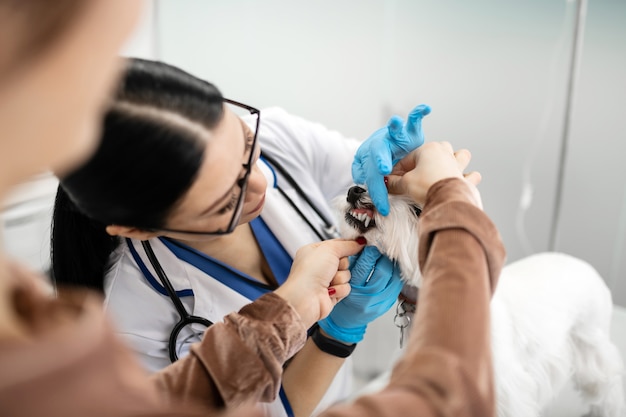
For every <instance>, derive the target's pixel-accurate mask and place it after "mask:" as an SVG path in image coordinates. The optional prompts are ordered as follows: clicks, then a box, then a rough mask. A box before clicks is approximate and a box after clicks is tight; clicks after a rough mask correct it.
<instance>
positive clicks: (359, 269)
mask: <svg viewBox="0 0 626 417" xmlns="http://www.w3.org/2000/svg"><path fill="white" fill-rule="evenodd" d="M381 256H382V255H381V253H380V252H379V251H378V249H376V247H375V246H366V247H365V248H363V251H362V252H361V254H360V255H359V257H358V259H357V260H356V261H355V262H354V264H353V265H352V269H351V270H350V273H351V275H352V277H351V280H350V283H351V284H352V285H353V286H357V287H361V286H363V285H364V284H365V281H366V280H367V278H368V277H369V275H370V273H371V272H372V269H374V267H375V266H376V261H378V258H380V257H381Z"/></svg>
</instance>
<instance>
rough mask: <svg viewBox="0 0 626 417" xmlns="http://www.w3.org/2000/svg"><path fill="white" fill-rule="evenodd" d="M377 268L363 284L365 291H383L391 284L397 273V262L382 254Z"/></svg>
mask: <svg viewBox="0 0 626 417" xmlns="http://www.w3.org/2000/svg"><path fill="white" fill-rule="evenodd" d="M374 268H375V270H374V272H373V273H372V274H371V277H370V279H369V280H366V282H365V284H364V285H363V286H364V287H365V288H364V292H366V293H368V294H377V293H380V292H383V291H384V290H385V288H387V287H388V286H389V283H390V281H391V280H392V279H393V277H394V275H397V272H396V270H397V267H396V264H395V262H393V261H392V260H391V259H389V258H388V257H387V256H385V255H382V256H381V257H380V258H379V259H378V261H377V262H376V266H375V267H374Z"/></svg>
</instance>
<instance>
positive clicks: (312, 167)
mask: <svg viewBox="0 0 626 417" xmlns="http://www.w3.org/2000/svg"><path fill="white" fill-rule="evenodd" d="M258 140H259V143H260V145H261V149H262V150H263V152H265V153H267V154H268V155H270V156H271V157H273V158H274V159H275V160H276V161H277V162H278V163H279V164H280V165H281V166H283V167H284V168H285V169H286V170H287V172H289V174H290V175H291V176H292V177H293V179H295V180H296V182H297V183H298V184H299V185H300V187H301V188H302V190H303V191H304V192H306V193H307V194H308V197H309V198H310V199H311V200H312V201H313V202H314V203H315V204H316V206H317V208H318V210H321V211H322V212H324V213H325V215H326V217H327V218H329V219H333V218H335V217H336V215H335V214H334V212H333V210H332V208H331V205H330V204H329V202H331V200H332V199H333V198H335V197H337V196H344V195H345V193H346V190H347V188H348V187H349V186H350V185H351V184H352V178H351V164H352V160H353V156H354V153H355V152H356V149H357V147H358V145H359V142H358V141H357V140H354V139H347V138H344V137H343V136H341V135H340V134H339V133H337V132H334V131H329V130H328V129H326V128H325V127H323V126H322V125H320V124H316V123H312V122H309V121H306V120H304V119H301V118H299V117H295V116H292V115H289V114H287V113H286V112H285V111H284V110H282V109H278V108H271V109H267V110H263V111H261V125H260V130H259V139H258ZM258 165H259V167H260V168H261V169H262V171H263V173H264V174H265V175H266V177H267V179H268V189H267V193H266V197H265V207H264V209H263V211H262V213H261V218H262V220H263V221H264V222H265V223H266V225H267V226H268V228H269V229H270V230H271V231H272V233H273V234H274V236H275V237H276V239H277V240H278V241H279V242H280V243H281V244H282V246H283V247H284V249H285V250H286V252H287V253H288V254H289V255H290V256H291V258H293V257H294V255H295V253H296V251H297V250H298V248H300V247H301V246H303V245H306V244H308V243H312V242H316V241H318V240H319V239H318V238H317V237H316V235H315V234H314V232H313V231H312V230H311V228H310V227H309V226H308V225H307V224H306V223H305V221H304V220H303V219H302V217H301V216H300V215H299V214H297V212H296V211H295V210H294V209H293V208H292V207H291V205H289V204H288V202H287V201H286V199H285V198H284V197H283V196H282V195H281V194H280V193H279V191H278V189H277V188H275V187H276V185H278V186H279V187H280V188H281V189H282V190H283V191H284V192H285V193H286V194H287V195H288V196H289V197H290V198H291V199H292V200H293V201H294V202H295V203H296V205H297V206H298V208H299V209H300V210H301V211H303V212H304V213H305V215H306V216H307V217H308V218H309V220H310V221H311V222H312V223H313V224H314V225H315V226H316V227H318V228H320V229H321V227H322V225H323V223H322V221H321V220H320V219H319V216H317V215H316V214H315V213H314V211H313V210H312V209H311V208H310V207H309V205H308V204H307V203H306V202H305V201H304V200H303V199H302V198H301V197H300V195H298V193H297V192H296V191H295V190H294V189H293V187H292V186H291V185H290V184H289V183H288V182H287V181H285V180H284V179H283V178H282V177H281V175H280V173H279V172H277V171H276V170H274V169H272V168H271V167H270V166H269V165H268V164H267V163H266V162H264V161H263V160H259V162H258ZM151 245H152V248H153V250H154V252H155V254H156V256H157V258H158V260H159V262H160V263H161V265H162V267H163V269H164V270H165V272H166V273H167V275H168V277H169V279H170V280H171V282H172V285H173V287H174V288H175V289H176V290H177V291H183V293H182V295H185V293H189V290H192V291H193V296H182V297H181V300H182V302H183V304H184V305H185V307H186V309H187V311H189V312H190V314H192V315H196V316H201V317H205V318H207V319H209V320H210V321H211V322H219V321H221V320H222V318H223V317H224V316H225V315H227V314H229V313H231V312H233V311H237V310H239V309H240V308H241V307H243V306H244V305H245V304H248V303H250V301H252V300H254V299H255V298H256V297H258V296H259V295H260V294H256V293H255V292H254V291H247V290H245V289H244V290H242V289H241V288H240V287H241V286H237V285H233V282H234V281H237V279H235V280H232V279H231V280H230V281H229V279H224V278H222V277H220V276H218V277H217V278H216V277H215V276H211V275H209V274H207V273H206V272H203V271H201V270H200V269H198V268H197V267H196V266H194V265H193V264H190V263H188V262H186V261H181V260H180V259H178V258H177V257H176V255H174V253H173V252H172V251H171V250H170V249H169V248H168V247H167V246H166V245H165V244H164V242H163V241H161V240H159V239H152V240H151ZM137 257H138V258H137ZM141 267H145V268H146V269H147V271H149V273H147V276H148V277H149V275H152V277H156V276H157V275H156V273H155V272H154V270H153V268H152V266H151V265H150V262H149V261H148V259H147V257H146V255H145V253H144V251H143V249H142V247H141V242H139V241H134V240H130V239H127V240H126V241H125V242H123V243H122V244H121V245H120V246H119V247H118V248H117V249H116V250H115V251H114V253H113V254H112V255H111V258H110V262H109V267H108V269H107V273H106V276H105V294H106V301H105V306H106V308H107V310H108V312H109V313H110V314H111V315H112V316H113V318H114V320H115V324H116V326H117V329H118V331H119V333H120V334H121V335H123V337H124V338H126V340H127V341H128V342H129V344H130V346H131V347H132V348H133V349H134V350H135V351H136V352H137V354H138V355H139V357H140V358H141V359H142V360H143V363H144V364H145V366H146V367H147V368H148V369H150V370H153V371H154V370H157V369H160V368H162V367H164V366H166V365H168V364H169V363H170V360H169V356H168V350H167V341H168V338H169V335H170V332H171V330H172V327H173V326H174V324H175V323H176V322H177V321H178V319H179V317H178V314H177V312H176V310H175V308H174V306H173V304H172V302H171V300H170V299H169V298H168V297H167V296H166V295H164V294H163V293H161V292H159V291H157V289H156V288H158V287H160V284H159V283H158V279H157V280H156V281H153V282H152V283H151V282H150V279H148V278H146V274H144V272H142V270H141ZM214 275H218V274H214ZM220 279H221V280H222V281H223V282H221V281H220ZM237 282H239V281H237ZM237 282H236V283H237ZM236 283H235V284H236ZM233 287H235V288H238V289H233ZM161 288H162V287H161ZM195 330H197V332H198V334H196V335H193V334H192V333H193V332H191V331H187V332H185V331H183V334H181V337H179V339H178V340H179V341H180V340H183V339H184V338H185V337H186V336H187V337H189V340H187V343H186V344H185V345H183V346H179V351H180V353H179V356H181V355H184V354H186V353H187V352H188V349H189V344H190V343H192V342H197V341H198V340H199V335H200V334H202V332H203V328H202V326H197V328H195ZM351 382H352V364H351V360H350V358H348V360H347V361H346V363H345V364H344V366H343V367H342V369H341V370H340V371H339V373H338V374H337V376H336V378H335V380H334V382H333V384H332V385H331V387H330V388H329V390H328V392H327V393H326V396H325V397H324V399H323V400H322V402H321V403H320V405H319V406H318V409H317V410H319V411H321V410H322V409H324V408H326V407H328V406H329V405H330V404H332V403H334V402H336V401H339V400H342V399H344V398H346V397H347V396H348V395H349V394H350V391H351ZM263 407H264V408H265V411H266V415H271V416H286V415H289V406H288V405H284V404H283V402H282V399H281V398H277V400H276V401H275V402H274V403H271V404H264V405H263Z"/></svg>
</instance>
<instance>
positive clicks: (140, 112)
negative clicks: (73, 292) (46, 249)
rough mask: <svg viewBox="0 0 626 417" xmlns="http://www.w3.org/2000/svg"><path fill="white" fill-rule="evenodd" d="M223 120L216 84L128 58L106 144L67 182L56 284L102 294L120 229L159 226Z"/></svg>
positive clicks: (56, 239)
mask: <svg viewBox="0 0 626 417" xmlns="http://www.w3.org/2000/svg"><path fill="white" fill-rule="evenodd" d="M222 116H223V97H222V95H221V93H220V92H219V90H218V89H217V88H216V87H215V86H213V85H212V84H210V83H208V82H205V81H203V80H200V79H198V78H196V77H194V76H192V75H190V74H188V73H186V72H184V71H182V70H180V69H178V68H175V67H173V66H170V65H167V64H165V63H162V62H156V61H147V60H142V59H130V60H129V61H128V66H127V68H126V70H125V73H124V74H123V78H122V81H121V85H120V86H119V88H118V90H117V92H116V94H115V97H114V99H113V100H112V102H111V103H110V106H109V109H108V111H107V113H106V115H105V119H104V124H103V128H102V133H101V139H100V144H99V147H98V149H97V150H96V152H95V153H94V154H93V156H92V157H91V159H89V160H88V161H87V162H86V163H85V164H84V165H82V166H81V167H80V168H78V169H77V170H75V171H73V172H72V173H71V174H69V175H67V176H65V177H64V178H61V181H60V185H59V188H58V191H57V198H56V202H55V207H54V214H53V225H52V236H51V250H52V272H53V279H54V281H55V282H56V284H57V285H80V286H87V287H91V288H95V289H98V290H101V291H102V290H103V276H104V273H105V267H106V261H107V259H108V258H109V255H110V254H111V252H112V251H113V250H114V249H115V247H116V246H117V244H118V243H119V242H118V239H117V238H114V237H111V236H109V235H108V234H107V233H106V230H105V227H106V225H110V224H116V225H124V226H131V227H137V228H140V229H154V228H160V227H162V226H164V224H165V222H166V219H167V217H168V215H169V214H170V213H171V211H172V210H173V209H174V208H175V207H176V205H177V203H178V202H179V201H180V200H181V199H182V197H183V196H184V194H185V193H186V192H187V190H189V188H190V187H191V185H192V183H193V182H194V180H195V179H196V177H197V174H198V171H199V169H200V166H201V164H202V161H203V160H204V152H205V148H206V141H207V138H208V135H209V133H210V130H211V129H213V128H214V127H215V126H216V125H217V124H218V123H219V121H220V120H221V118H222Z"/></svg>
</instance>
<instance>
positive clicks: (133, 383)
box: [0, 270, 306, 417]
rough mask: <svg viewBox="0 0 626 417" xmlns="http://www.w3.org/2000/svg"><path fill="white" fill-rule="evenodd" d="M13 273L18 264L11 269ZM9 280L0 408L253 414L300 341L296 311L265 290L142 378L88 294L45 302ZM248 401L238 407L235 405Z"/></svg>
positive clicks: (24, 280) (94, 414)
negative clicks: (16, 331) (10, 320)
mask: <svg viewBox="0 0 626 417" xmlns="http://www.w3.org/2000/svg"><path fill="white" fill-rule="evenodd" d="M16 271H17V270H16ZM19 275H22V276H21V277H20V278H21V279H18V280H16V281H17V282H18V283H17V284H16V285H15V286H14V288H15V289H14V291H13V294H11V295H10V297H11V300H12V304H13V306H14V312H15V317H16V319H17V320H18V321H19V322H20V325H21V327H22V329H24V332H23V333H24V334H23V335H12V336H8V335H6V334H3V333H2V332H1V331H0V370H1V372H0V415H2V416H5V415H6V416H16V417H17V416H24V417H27V416H28V417H32V416H39V415H41V416H43V415H45V416H47V417H56V416H59V417H79V416H80V417H83V416H90V417H99V416H103V417H104V416H107V417H113V416H173V415H176V416H192V415H193V416H199V415H202V416H210V415H216V414H217V411H218V410H220V409H221V410H223V409H224V408H223V407H224V405H227V406H228V407H229V408H230V407H233V409H232V413H231V414H229V415H236V416H239V415H245V416H252V415H258V414H257V412H258V410H254V409H253V408H251V407H253V406H250V404H254V403H255V402H257V401H260V400H265V401H268V400H271V399H273V398H274V396H275V395H276V394H277V391H278V389H279V386H280V378H281V376H282V364H283V363H284V361H285V360H287V359H288V358H289V357H291V356H292V355H293V354H294V353H295V352H296V351H298V350H299V349H300V348H301V347H302V346H303V345H304V342H305V339H306V330H305V328H304V326H303V325H302V323H301V321H300V319H299V317H298V314H297V313H296V312H295V310H294V309H293V308H292V307H291V306H290V305H289V304H288V303H287V302H285V301H284V300H283V299H282V298H280V297H279V296H277V295H275V294H267V295H264V296H263V297H261V298H259V299H258V300H257V301H255V302H254V303H251V304H249V305H247V306H246V307H244V308H243V309H242V310H241V311H240V312H239V313H233V314H230V315H229V316H227V317H226V319H225V322H224V323H219V324H215V325H213V326H211V328H210V329H209V330H208V331H207V332H206V336H205V337H204V339H203V341H202V342H200V343H198V344H197V345H195V346H194V347H193V348H192V352H191V354H190V355H188V356H187V357H185V358H183V359H181V360H180V361H178V362H177V363H176V364H174V365H172V366H171V367H168V368H166V369H165V370H164V371H162V372H160V373H158V374H156V375H153V376H148V375H147V374H146V372H145V371H144V370H143V369H142V368H141V366H140V365H139V363H138V361H137V360H136V358H135V357H134V355H133V354H132V352H131V351H130V350H129V349H127V348H126V346H124V344H123V343H121V342H120V340H119V339H118V338H117V336H116V335H115V333H114V329H113V327H112V326H111V324H110V322H109V321H108V318H107V317H106V315H105V314H104V313H103V311H102V300H101V298H100V297H98V296H95V295H94V294H92V293H90V292H84V291H76V292H73V293H72V292H68V293H66V294H65V296H64V298H63V299H53V298H50V297H49V296H48V295H47V294H44V293H42V292H41V291H38V290H37V288H36V287H37V286H36V285H33V283H34V282H36V280H37V278H35V279H33V276H32V274H26V276H24V274H23V273H21V272H20V273H19ZM244 403H245V404H247V405H246V411H245V412H244V411H242V410H241V409H235V408H234V407H235V406H239V405H242V404H244Z"/></svg>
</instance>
